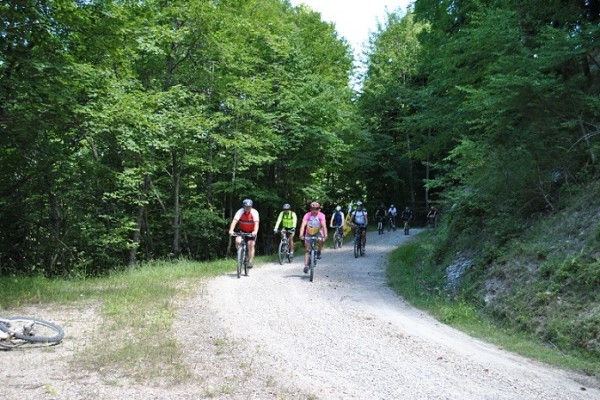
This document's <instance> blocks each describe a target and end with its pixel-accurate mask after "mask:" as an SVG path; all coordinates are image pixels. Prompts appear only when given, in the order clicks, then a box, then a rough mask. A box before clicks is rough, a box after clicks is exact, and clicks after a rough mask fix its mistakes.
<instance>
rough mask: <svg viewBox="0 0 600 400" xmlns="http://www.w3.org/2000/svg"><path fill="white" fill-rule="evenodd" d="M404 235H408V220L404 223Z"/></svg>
mask: <svg viewBox="0 0 600 400" xmlns="http://www.w3.org/2000/svg"><path fill="white" fill-rule="evenodd" d="M404 234H405V235H410V220H408V219H407V220H405V221H404Z"/></svg>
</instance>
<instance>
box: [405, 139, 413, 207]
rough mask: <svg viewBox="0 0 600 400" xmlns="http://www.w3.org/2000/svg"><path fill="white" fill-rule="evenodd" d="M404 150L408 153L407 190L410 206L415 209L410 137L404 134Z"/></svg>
mask: <svg viewBox="0 0 600 400" xmlns="http://www.w3.org/2000/svg"><path fill="white" fill-rule="evenodd" d="M406 150H407V152H408V190H409V191H410V205H411V208H413V209H414V208H415V178H414V176H413V175H414V172H413V171H414V168H413V158H412V149H411V144H410V135H409V133H408V132H406Z"/></svg>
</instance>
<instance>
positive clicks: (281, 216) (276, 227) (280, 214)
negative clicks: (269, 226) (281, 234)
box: [273, 211, 283, 231]
mask: <svg viewBox="0 0 600 400" xmlns="http://www.w3.org/2000/svg"><path fill="white" fill-rule="evenodd" d="M282 218H283V211H282V212H280V213H279V216H278V217H277V222H275V228H273V230H275V231H276V230H277V229H278V228H279V224H280V223H281V219H282Z"/></svg>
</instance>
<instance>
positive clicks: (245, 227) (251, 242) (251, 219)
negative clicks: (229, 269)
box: [229, 199, 260, 268]
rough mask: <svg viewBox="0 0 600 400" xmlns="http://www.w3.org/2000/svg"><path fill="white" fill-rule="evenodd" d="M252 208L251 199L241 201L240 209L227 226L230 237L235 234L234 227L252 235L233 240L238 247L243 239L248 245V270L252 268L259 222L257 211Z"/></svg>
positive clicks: (237, 237)
mask: <svg viewBox="0 0 600 400" xmlns="http://www.w3.org/2000/svg"><path fill="white" fill-rule="evenodd" d="M253 206H254V202H253V201H252V200H251V199H245V200H244V201H242V208H240V209H239V210H238V211H237V212H236V213H235V215H234V216H233V220H232V221H231V225H229V234H230V235H231V236H233V235H234V233H235V232H234V229H235V226H236V225H237V226H238V229H239V230H240V231H242V232H245V233H252V237H246V238H242V237H240V236H236V238H235V243H236V246H239V245H240V242H241V241H242V239H245V240H246V241H247V243H248V268H252V261H254V253H255V251H256V246H255V244H256V235H258V224H259V222H260V218H259V215H258V211H257V210H256V209H255V208H253Z"/></svg>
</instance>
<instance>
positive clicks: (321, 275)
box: [0, 230, 600, 400]
mask: <svg viewBox="0 0 600 400" xmlns="http://www.w3.org/2000/svg"><path fill="white" fill-rule="evenodd" d="M415 232H416V230H415ZM411 237H412V236H404V235H403V234H402V233H401V232H399V231H397V232H391V233H388V232H386V233H384V234H383V235H377V233H376V232H375V233H370V234H369V242H368V244H367V254H366V255H365V256H364V257H360V258H354V256H353V254H352V249H351V248H350V246H349V245H348V244H346V245H345V246H344V247H343V248H342V249H338V250H333V249H326V250H324V252H323V258H322V260H320V262H319V265H318V267H317V269H316V270H315V280H314V282H312V283H311V282H309V280H308V276H307V275H306V274H304V273H303V272H302V261H301V257H298V256H297V257H296V259H295V260H294V262H293V263H292V264H284V265H283V266H280V265H279V263H270V264H267V265H263V266H260V267H256V268H254V269H252V270H251V271H250V276H249V277H244V276H243V277H242V278H241V279H237V276H236V275H235V273H234V271H232V272H231V273H230V274H225V275H223V276H219V277H217V278H215V279H210V280H208V281H206V282H204V283H202V284H201V285H200V286H199V287H198V289H197V293H196V294H195V295H194V296H193V297H191V298H189V299H186V300H184V301H181V302H180V303H179V304H178V310H179V311H178V318H177V320H176V323H175V326H174V331H175V332H177V335H178V337H179V338H181V345H182V346H184V347H185V348H186V360H185V363H186V365H187V367H188V369H189V370H190V371H191V373H192V376H193V378H192V379H191V380H186V381H184V382H183V383H179V384H167V383H165V382H147V383H146V384H144V385H140V384H135V383H133V382H129V381H128V380H127V378H126V377H124V376H119V375H118V374H117V375H109V376H110V378H107V376H106V374H100V373H99V372H98V371H77V370H76V369H74V368H73V367H72V366H71V364H70V360H71V359H72V358H73V357H74V356H75V354H76V353H77V352H78V350H80V349H82V348H85V346H86V341H87V340H88V338H89V337H90V335H92V334H93V333H92V332H85V331H82V332H78V331H77V327H76V326H72V325H73V324H76V323H77V322H76V320H77V318H71V322H69V320H68V319H67V320H65V315H61V312H62V313H63V314H64V313H66V310H62V311H57V310H41V312H40V310H37V312H36V314H37V315H38V316H39V315H42V316H44V317H46V318H45V319H50V320H55V321H61V324H62V325H64V328H65V331H66V332H67V338H66V339H65V342H64V343H63V344H62V345H60V346H56V347H53V348H49V349H42V350H41V351H40V349H33V350H34V351H31V350H28V351H26V352H23V351H11V352H2V353H0V357H2V360H3V365H4V366H11V368H8V369H9V371H8V373H7V374H6V375H5V376H3V377H0V388H2V389H0V390H1V391H2V392H3V394H4V395H5V396H4V397H7V398H14V397H16V396H19V398H25V399H28V398H36V399H114V398H119V399H129V398H131V399H137V398H145V399H202V398H207V399H208V398H211V399H236V400H237V399H240V400H241V399H327V400H329V399H389V400H392V399H409V400H410V399H477V400H481V399H486V400H492V399H493V400H500V399H502V400H504V399H506V400H508V399H511V400H512V399H515V400H517V399H518V400H523V399H540V400H542V399H543V400H550V399H557V400H559V399H560V400H565V399H589V400H592V399H593V400H598V399H600V384H599V382H598V381H597V380H595V379H593V378H590V377H586V376H583V375H577V374H574V373H571V372H565V371H561V370H557V369H554V368H551V367H548V366H546V365H542V364H540V363H537V362H534V361H531V360H528V359H525V358H523V357H520V356H517V355H514V354H512V353H508V352H506V351H503V350H502V349H499V348H497V347H495V346H492V345H489V344H486V343H483V342H481V341H478V340H475V339H473V338H470V337H469V336H467V335H465V334H463V333H460V332H458V331H456V330H454V329H452V328H449V327H448V326H445V325H443V324H440V323H439V322H437V321H436V320H434V319H432V318H430V317H429V316H428V315H426V314H424V313H423V312H420V311H418V310H415V309H414V308H412V307H410V306H409V305H408V304H407V303H406V302H404V301H403V300H402V299H401V298H399V297H397V296H396V295H395V294H394V293H393V292H392V291H391V290H390V289H388V288H387V286H386V285H385V276H384V274H385V267H386V263H387V257H388V254H389V252H390V251H391V250H393V249H394V248H396V247H397V246H398V245H400V244H402V243H403V242H404V241H406V240H408V239H410V238H411ZM22 311H23V312H27V311H32V310H22ZM70 312H71V313H76V315H78V316H86V317H87V318H89V320H90V321H91V322H93V323H92V324H91V325H90V326H92V327H95V328H96V329H99V327H100V323H99V321H97V316H96V315H97V314H96V313H95V312H94V310H93V309H87V310H70ZM29 315H31V314H29ZM62 321H65V322H64V323H62ZM71 329H74V330H71ZM69 332H78V333H77V334H76V335H71V336H69ZM28 360H33V361H34V362H33V363H28V362H27V361H28ZM40 361H44V362H40Z"/></svg>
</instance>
